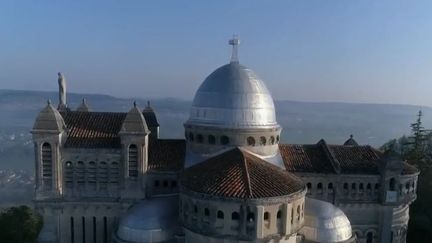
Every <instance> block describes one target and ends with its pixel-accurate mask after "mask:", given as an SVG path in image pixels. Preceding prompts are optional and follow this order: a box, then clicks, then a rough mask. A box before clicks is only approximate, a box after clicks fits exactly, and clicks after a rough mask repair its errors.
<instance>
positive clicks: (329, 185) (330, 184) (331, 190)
mask: <svg viewBox="0 0 432 243" xmlns="http://www.w3.org/2000/svg"><path fill="white" fill-rule="evenodd" d="M327 190H328V191H329V192H330V193H333V183H331V182H330V183H329V184H328V185H327Z"/></svg>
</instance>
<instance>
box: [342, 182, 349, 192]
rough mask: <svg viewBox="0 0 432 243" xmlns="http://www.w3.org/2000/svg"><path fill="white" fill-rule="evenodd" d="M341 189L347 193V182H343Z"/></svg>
mask: <svg viewBox="0 0 432 243" xmlns="http://www.w3.org/2000/svg"><path fill="white" fill-rule="evenodd" d="M343 189H344V193H345V194H347V193H348V183H344V184H343Z"/></svg>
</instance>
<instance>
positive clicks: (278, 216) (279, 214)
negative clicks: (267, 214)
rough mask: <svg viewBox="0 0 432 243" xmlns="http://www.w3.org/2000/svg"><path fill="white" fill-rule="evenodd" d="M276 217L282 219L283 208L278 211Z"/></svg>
mask: <svg viewBox="0 0 432 243" xmlns="http://www.w3.org/2000/svg"><path fill="white" fill-rule="evenodd" d="M276 218H277V219H281V218H282V210H279V211H277V215H276Z"/></svg>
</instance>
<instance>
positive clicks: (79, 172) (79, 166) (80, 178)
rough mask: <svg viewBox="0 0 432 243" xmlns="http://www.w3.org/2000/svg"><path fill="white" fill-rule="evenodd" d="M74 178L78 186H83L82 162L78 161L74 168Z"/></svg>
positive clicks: (83, 171)
mask: <svg viewBox="0 0 432 243" xmlns="http://www.w3.org/2000/svg"><path fill="white" fill-rule="evenodd" d="M75 178H76V180H77V183H78V187H84V186H85V165H84V162H82V161H78V162H77V165H76V168H75Z"/></svg>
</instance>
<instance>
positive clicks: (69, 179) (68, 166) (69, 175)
mask: <svg viewBox="0 0 432 243" xmlns="http://www.w3.org/2000/svg"><path fill="white" fill-rule="evenodd" d="M73 170H74V166H73V163H72V162H71V161H67V162H66V163H65V184H66V187H67V188H72V187H73Z"/></svg>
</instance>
